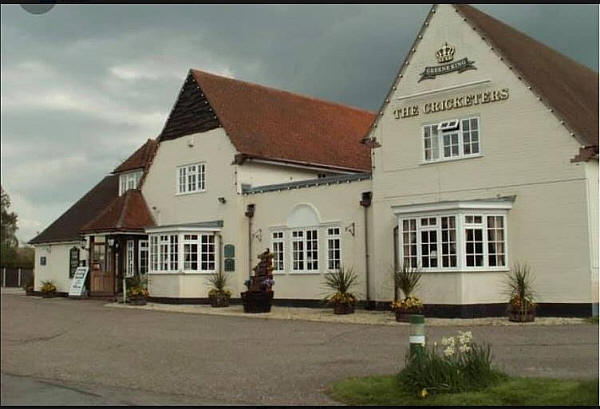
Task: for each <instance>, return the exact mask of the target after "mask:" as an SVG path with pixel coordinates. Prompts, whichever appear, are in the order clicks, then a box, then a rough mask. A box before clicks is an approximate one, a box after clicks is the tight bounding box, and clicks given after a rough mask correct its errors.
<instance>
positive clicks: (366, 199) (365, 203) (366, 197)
mask: <svg viewBox="0 0 600 409" xmlns="http://www.w3.org/2000/svg"><path fill="white" fill-rule="evenodd" d="M371 197H372V193H371V192H363V194H362V200H361V201H360V205H361V206H362V207H363V208H364V209H365V216H364V223H365V285H366V287H367V291H366V295H365V298H366V305H365V308H366V309H367V310H371V309H374V308H375V303H374V302H372V301H371V295H370V292H369V287H370V285H369V257H370V254H369V234H368V233H369V230H368V224H369V223H368V212H369V210H368V208H369V207H370V206H371Z"/></svg>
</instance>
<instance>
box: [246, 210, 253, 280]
mask: <svg viewBox="0 0 600 409" xmlns="http://www.w3.org/2000/svg"><path fill="white" fill-rule="evenodd" d="M245 215H246V217H247V218H248V280H251V275H250V274H251V272H252V218H253V217H254V204H249V205H248V206H246V213H245Z"/></svg>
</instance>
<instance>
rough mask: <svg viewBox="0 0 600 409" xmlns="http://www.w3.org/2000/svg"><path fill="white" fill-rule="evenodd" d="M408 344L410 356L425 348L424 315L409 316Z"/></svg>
mask: <svg viewBox="0 0 600 409" xmlns="http://www.w3.org/2000/svg"><path fill="white" fill-rule="evenodd" d="M408 342H409V345H410V350H409V351H410V356H411V357H412V356H413V355H414V354H415V353H416V352H417V351H423V349H424V348H425V316H424V315H419V314H412V315H411V316H410V335H409V338H408Z"/></svg>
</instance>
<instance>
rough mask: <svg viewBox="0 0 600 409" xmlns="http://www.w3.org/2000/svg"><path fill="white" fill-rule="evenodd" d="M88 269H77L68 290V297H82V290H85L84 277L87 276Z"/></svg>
mask: <svg viewBox="0 0 600 409" xmlns="http://www.w3.org/2000/svg"><path fill="white" fill-rule="evenodd" d="M88 270H89V267H77V270H75V275H74V276H73V281H71V288H70V289H69V297H81V296H82V295H83V289H84V288H85V277H86V276H87V273H88Z"/></svg>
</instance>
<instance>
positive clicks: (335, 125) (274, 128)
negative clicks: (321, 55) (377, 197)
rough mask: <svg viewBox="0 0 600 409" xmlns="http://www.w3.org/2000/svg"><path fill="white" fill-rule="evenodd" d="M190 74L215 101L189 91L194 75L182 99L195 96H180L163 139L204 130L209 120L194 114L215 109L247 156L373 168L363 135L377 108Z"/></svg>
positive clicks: (208, 74) (366, 168)
mask: <svg viewBox="0 0 600 409" xmlns="http://www.w3.org/2000/svg"><path fill="white" fill-rule="evenodd" d="M190 74H191V76H192V79H193V80H194V81H195V82H196V83H197V87H196V88H198V89H196V90H194V92H195V93H196V94H197V97H195V98H199V97H201V98H202V99H203V100H204V101H205V103H206V102H207V103H208V104H209V106H210V107H209V109H208V110H207V109H202V103H201V101H199V100H195V101H194V100H193V99H192V97H191V96H189V94H190V92H191V91H190V87H189V77H188V81H186V83H185V84H184V88H182V93H181V94H180V99H181V98H182V97H185V95H188V96H187V98H189V99H190V102H189V103H185V104H184V103H183V102H182V101H180V100H178V102H177V103H176V105H175V107H174V108H173V111H172V112H171V115H170V117H169V120H168V121H167V124H165V129H164V130H163V133H162V134H161V136H160V137H159V140H164V139H172V138H174V137H179V136H183V135H186V134H189V133H193V132H194V129H200V130H201V129H202V125H203V123H197V124H196V123H193V121H196V118H195V117H194V116H193V115H191V116H190V114H191V113H193V112H196V111H197V116H199V115H205V116H206V121H205V122H204V123H208V122H209V120H210V118H212V116H211V113H212V115H216V117H217V119H218V124H220V125H221V126H223V128H224V129H225V132H226V133H227V135H228V136H229V138H230V139H231V142H232V143H233V145H234V146H235V148H236V149H237V151H238V152H239V153H240V154H242V155H243V156H244V157H245V158H248V157H250V158H261V159H268V160H272V161H279V162H288V163H301V164H311V165H319V166H324V167H329V168H340V169H348V170H357V171H365V170H368V171H370V170H371V155H370V150H369V148H368V147H366V146H364V145H363V144H361V143H360V140H361V138H362V137H363V136H364V135H365V134H366V132H367V131H368V129H369V126H370V125H371V122H372V121H373V119H374V117H375V115H374V114H373V113H372V112H368V111H363V110H360V109H357V108H352V107H348V106H345V105H341V104H337V103H333V102H327V101H322V100H319V99H316V98H311V97H307V96H302V95H297V94H293V93H291V92H287V91H281V90H277V89H274V88H268V87H265V86H262V85H258V84H252V83H248V82H245V81H240V80H235V79H231V78H225V77H221V76H218V75H214V74H210V73H207V72H203V71H198V70H191V71H190ZM184 91H185V92H184ZM193 107H196V108H193ZM184 110H187V111H190V112H183V111H184ZM204 111H206V112H204ZM207 112H208V113H207ZM172 118H173V120H172ZM174 118H177V119H174ZM186 121H188V122H189V125H186V124H185V122H186ZM196 122H197V121H196ZM192 124H193V125H192ZM218 124H217V125H216V126H218ZM214 127H215V125H211V124H209V128H214ZM195 132H198V130H196V131H195Z"/></svg>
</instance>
